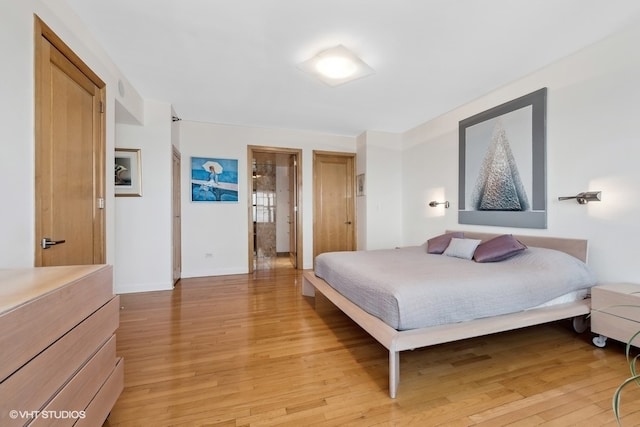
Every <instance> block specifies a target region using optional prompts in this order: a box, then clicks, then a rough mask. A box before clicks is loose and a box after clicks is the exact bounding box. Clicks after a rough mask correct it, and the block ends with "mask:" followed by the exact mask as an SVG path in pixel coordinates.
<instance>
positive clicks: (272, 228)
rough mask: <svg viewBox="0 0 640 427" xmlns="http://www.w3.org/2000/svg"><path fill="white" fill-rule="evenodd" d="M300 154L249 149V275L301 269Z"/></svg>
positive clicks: (268, 149)
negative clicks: (251, 273)
mask: <svg viewBox="0 0 640 427" xmlns="http://www.w3.org/2000/svg"><path fill="white" fill-rule="evenodd" d="M301 155H302V151H301V150H297V149H287V148H276V147H259V146H249V147H248V162H247V164H248V166H249V167H248V175H249V176H248V179H249V181H248V182H250V183H251V184H250V187H251V188H250V189H251V191H250V192H249V193H250V200H249V209H250V212H249V272H254V271H264V270H275V269H297V268H302V250H301V247H302V244H301V242H302V231H301V219H300V218H301V212H300V200H301V194H300V191H301V188H302V187H301V181H302V172H301V168H300V159H301Z"/></svg>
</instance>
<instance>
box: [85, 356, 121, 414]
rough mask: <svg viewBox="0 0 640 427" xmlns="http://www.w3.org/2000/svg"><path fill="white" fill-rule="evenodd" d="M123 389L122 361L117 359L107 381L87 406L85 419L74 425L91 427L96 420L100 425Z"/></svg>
mask: <svg viewBox="0 0 640 427" xmlns="http://www.w3.org/2000/svg"><path fill="white" fill-rule="evenodd" d="M123 389H124V360H123V359H122V358H118V361H117V364H116V367H115V369H114V370H113V371H112V372H111V375H109V378H107V381H106V382H105V383H104V385H103V386H102V387H101V388H100V390H99V391H98V394H96V396H95V397H94V398H93V400H92V401H91V403H89V406H87V409H86V411H85V412H86V413H85V417H84V418H80V419H79V420H78V422H77V423H76V424H75V426H76V427H84V426H86V427H93V426H95V425H98V424H96V420H100V424H99V425H102V422H103V421H104V420H105V419H107V416H108V415H109V412H111V408H113V405H115V404H116V400H118V396H120V393H121V392H122V390H123Z"/></svg>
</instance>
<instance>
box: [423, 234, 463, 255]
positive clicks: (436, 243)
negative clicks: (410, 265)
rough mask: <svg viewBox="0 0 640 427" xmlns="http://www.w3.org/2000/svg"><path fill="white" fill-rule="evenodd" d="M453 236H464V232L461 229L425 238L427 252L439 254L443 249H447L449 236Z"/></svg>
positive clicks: (460, 237)
mask: <svg viewBox="0 0 640 427" xmlns="http://www.w3.org/2000/svg"><path fill="white" fill-rule="evenodd" d="M453 237H455V238H458V239H462V238H464V233H463V232H461V231H454V232H453V233H446V234H441V235H439V236H436V237H433V238H431V239H429V240H427V253H430V254H441V253H442V252H444V250H445V249H447V246H449V243H450V242H451V238H453Z"/></svg>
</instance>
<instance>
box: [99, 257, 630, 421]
mask: <svg viewBox="0 0 640 427" xmlns="http://www.w3.org/2000/svg"><path fill="white" fill-rule="evenodd" d="M301 280H302V279H301V274H300V273H299V272H296V271H295V270H291V269H284V270H281V269H276V270H269V271H264V272H257V273H255V274H254V275H234V276H224V277H215V278H199V279H187V280H181V281H180V282H179V284H178V286H177V287H176V289H175V290H174V291H166V292H151V293H141V294H125V295H122V296H121V305H122V309H121V319H120V328H119V329H118V331H117V348H118V355H119V356H123V357H124V359H125V389H124V391H123V393H122V395H121V396H120V398H119V400H118V402H117V403H116V406H115V407H114V408H113V410H112V412H111V415H110V417H109V418H108V420H107V421H106V422H105V424H104V425H105V426H169V425H171V426H183V425H184V426H192V425H193V426H200V425H206V426H283V425H284V426H310V425H323V426H325V425H326V426H343V425H357V426H388V425H393V426H400V425H417V426H436V425H447V426H470V425H478V426H503V425H513V426H534V425H535V426H537V425H545V426H570V425H583V426H584V425H589V426H615V425H616V423H615V420H614V418H613V414H612V411H611V398H612V395H613V392H614V390H615V388H616V387H617V385H618V384H619V383H621V382H622V381H623V380H624V379H625V378H627V377H628V376H629V375H628V374H629V371H628V367H627V365H626V361H625V358H624V349H623V346H622V345H621V344H619V343H617V344H616V343H615V342H610V343H609V344H608V345H607V347H606V348H605V349H599V348H596V347H594V346H593V345H592V344H591V342H590V339H591V335H590V334H589V333H585V334H582V335H577V334H575V333H574V332H573V331H572V330H571V327H570V325H569V322H559V323H553V324H548V325H542V326H536V327H531V328H526V329H521V330H517V331H512V332H507V333H501V334H495V335H491V336H486V337H480V338H475V339H469V340H464V341H459V342H454V343H449V344H443V345H438V346H434V347H430V348H425V349H419V350H415V351H408V352H403V353H402V354H401V374H400V375H401V380H400V387H399V391H398V398H397V399H390V398H389V396H388V394H387V393H388V391H387V387H388V384H387V369H388V368H387V366H388V365H387V363H388V359H387V351H386V349H385V348H384V347H382V346H381V345H380V344H378V343H377V342H376V341H374V340H373V339H372V338H371V337H369V336H368V335H367V334H366V333H365V332H363V331H362V330H361V329H360V328H359V327H358V326H357V325H355V324H354V323H353V322H352V321H351V320H350V319H349V318H347V317H346V316H345V315H343V314H342V313H341V312H339V311H337V310H333V309H331V307H330V306H329V303H328V302H325V303H323V304H321V303H322V301H318V306H319V307H318V308H319V310H318V311H316V310H315V309H314V307H313V300H312V299H308V298H306V297H302V296H301V295H300V288H301ZM320 306H322V307H320ZM635 389H636V390H634V389H633V387H632V388H630V389H629V392H625V394H624V395H623V413H624V414H626V413H631V412H635V413H633V414H631V415H630V418H628V419H625V420H624V423H623V425H640V391H637V389H638V387H635Z"/></svg>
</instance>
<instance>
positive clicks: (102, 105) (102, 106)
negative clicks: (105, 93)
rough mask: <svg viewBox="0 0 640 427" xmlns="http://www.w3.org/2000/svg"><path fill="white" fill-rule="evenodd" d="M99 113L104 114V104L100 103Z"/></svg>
mask: <svg viewBox="0 0 640 427" xmlns="http://www.w3.org/2000/svg"><path fill="white" fill-rule="evenodd" d="M100 112H101V113H104V102H102V101H100Z"/></svg>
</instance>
